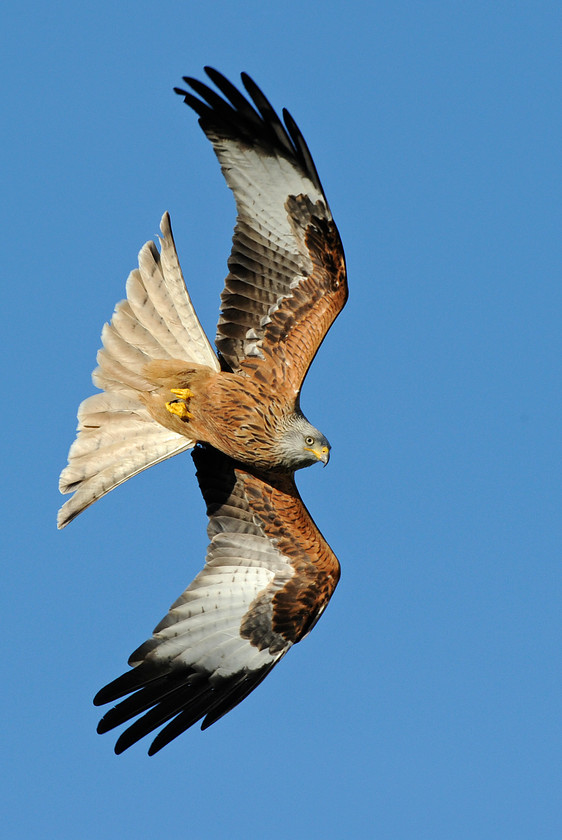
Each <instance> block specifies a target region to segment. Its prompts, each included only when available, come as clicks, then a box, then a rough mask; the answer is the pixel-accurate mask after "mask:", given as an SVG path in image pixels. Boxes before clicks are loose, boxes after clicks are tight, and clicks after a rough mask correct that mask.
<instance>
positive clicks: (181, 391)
mask: <svg viewBox="0 0 562 840" xmlns="http://www.w3.org/2000/svg"><path fill="white" fill-rule="evenodd" d="M171 393H172V394H174V395H175V396H176V397H179V398H180V400H188V399H189V398H190V397H192V396H193V391H190V390H189V388H172V389H171Z"/></svg>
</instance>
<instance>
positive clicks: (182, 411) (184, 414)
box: [166, 400, 193, 420]
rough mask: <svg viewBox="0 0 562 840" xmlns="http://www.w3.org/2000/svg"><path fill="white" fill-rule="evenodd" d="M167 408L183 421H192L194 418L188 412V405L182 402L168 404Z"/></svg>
mask: <svg viewBox="0 0 562 840" xmlns="http://www.w3.org/2000/svg"><path fill="white" fill-rule="evenodd" d="M166 408H167V409H168V411H169V412H170V414H175V415H176V417H179V418H180V419H181V420H191V419H192V418H193V414H192V413H191V412H190V411H188V409H187V406H186V404H185V403H184V402H180V400H172V401H171V402H167V403H166Z"/></svg>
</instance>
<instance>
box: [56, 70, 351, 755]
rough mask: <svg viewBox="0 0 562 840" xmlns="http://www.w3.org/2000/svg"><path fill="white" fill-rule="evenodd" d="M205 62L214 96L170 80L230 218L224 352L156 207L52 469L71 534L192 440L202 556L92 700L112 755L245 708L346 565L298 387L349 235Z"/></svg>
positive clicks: (340, 289)
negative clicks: (318, 516) (228, 202)
mask: <svg viewBox="0 0 562 840" xmlns="http://www.w3.org/2000/svg"><path fill="white" fill-rule="evenodd" d="M205 69H206V73H207V75H208V76H209V78H210V79H211V81H212V82H213V83H214V84H215V86H216V88H217V89H218V90H219V91H220V93H217V92H216V91H215V90H214V89H212V88H211V87H208V86H207V85H206V84H204V83H202V82H200V81H198V80H196V79H192V78H188V77H184V81H185V83H186V85H187V86H188V87H190V88H191V91H193V92H189V91H186V90H183V89H179V88H175V91H176V93H178V94H180V95H181V96H182V97H183V99H184V102H185V103H186V104H187V105H189V106H190V107H191V108H192V109H193V110H194V111H195V112H196V113H197V114H198V116H199V124H200V125H201V128H202V129H203V131H204V133H205V134H206V136H207V137H208V138H209V140H210V141H211V143H212V144H213V148H214V150H215V153H216V155H217V157H218V159H219V162H220V164H221V168H222V171H223V174H224V177H225V178H226V182H227V184H228V186H229V187H230V189H231V190H232V192H233V193H234V198H235V200H236V207H237V212H238V216H237V221H236V227H235V229H234V236H233V244H232V251H231V254H230V257H229V260H228V271H229V273H228V276H227V278H226V281H225V286H224V289H223V292H222V295H221V311H220V317H219V321H218V327H217V335H216V339H215V344H216V347H217V351H218V353H215V351H214V350H213V349H212V347H211V344H210V343H209V341H208V339H207V337H206V335H205V333H204V331H203V328H202V327H201V324H200V323H199V320H198V318H197V315H196V314H195V311H194V309H193V306H192V304H191V300H190V298H189V294H188V292H187V289H186V286H185V282H184V279H183V276H182V272H181V269H180V265H179V261H178V256H177V253H176V248H175V244H174V239H173V236H172V230H171V226H170V218H169V216H168V214H167V213H165V214H164V216H163V218H162V221H161V225H160V229H161V233H162V237H161V238H160V251H159V250H158V248H157V247H156V245H155V244H154V243H153V242H148V243H147V244H146V245H145V246H144V247H143V248H142V250H141V251H140V254H139V267H138V269H135V270H134V271H132V272H131V274H130V275H129V278H128V280H127V299H126V300H124V301H121V302H120V303H119V304H117V307H116V309H115V312H114V314H113V317H112V320H111V323H110V324H106V325H105V326H104V328H103V332H102V343H103V347H102V349H101V350H100V351H99V353H98V357H97V361H98V367H97V368H96V369H95V371H94V373H93V376H92V378H93V382H94V384H95V385H96V386H97V387H98V388H99V389H101V393H98V394H95V395H94V396H91V397H89V398H88V399H86V400H84V402H83V403H82V404H81V405H80V407H79V410H78V421H79V423H78V434H77V438H76V440H75V441H74V443H73V444H72V447H71V449H70V452H69V455H68V466H67V467H66V468H65V469H64V470H63V472H62V474H61V478H60V490H61V492H62V493H72V494H73V495H72V496H71V498H70V499H69V500H68V501H67V502H66V503H65V504H64V505H63V506H62V508H61V510H60V511H59V516H58V526H59V528H63V527H64V526H65V525H67V524H68V523H69V522H70V521H71V520H72V519H74V517H76V516H77V515H78V514H79V513H80V512H81V511H83V510H84V509H85V508H87V507H88V506H89V505H91V504H92V503H93V502H94V501H96V499H99V498H101V496H103V495H105V494H106V493H108V492H109V491H110V490H112V489H113V488H114V487H117V485H119V484H121V483H122V482H123V481H125V480H126V479H128V478H131V476H133V475H136V474H137V473H139V472H141V471H142V470H144V469H146V468H147V467H150V466H152V464H157V463H158V462H160V461H163V460H165V459H166V458H169V457H170V456H172V455H175V454H177V453H179V452H184V451H185V450H187V449H191V448H193V453H192V456H193V460H194V462H195V466H196V471H197V480H198V482H199V487H200V489H201V492H202V494H203V498H204V500H205V503H206V505H207V515H208V517H209V526H208V535H209V539H210V543H209V547H208V550H207V556H206V560H205V566H204V568H203V569H202V571H200V572H199V574H198V575H197V576H196V577H195V579H194V580H193V581H192V583H191V584H190V585H189V586H188V587H187V589H186V590H185V592H184V593H183V594H182V595H181V596H180V597H179V598H178V599H177V601H175V603H174V604H172V606H171V608H170V610H169V612H168V614H167V615H166V616H165V618H164V619H163V620H162V621H161V622H160V623H159V624H158V626H157V627H156V628H155V630H154V633H153V635H152V637H151V638H150V639H148V641H146V642H145V643H144V644H142V645H141V646H140V647H139V648H138V649H137V650H136V651H134V653H133V654H132V655H131V657H130V658H129V665H131V666H132V667H131V669H130V670H129V671H127V672H126V673H125V674H123V675H122V676H120V677H118V678H117V679H115V680H113V682H111V683H109V685H107V686H105V688H102V689H101V691H99V692H98V694H97V695H96V697H95V699H94V702H95V703H96V705H103V704H105V703H113V702H115V701H117V700H119V701H120V702H119V703H118V704H117V705H116V706H114V707H113V708H111V709H110V710H109V711H108V712H107V713H106V714H105V716H104V717H103V718H102V720H101V721H100V723H99V726H98V731H99V732H107V731H108V730H110V729H113V728H114V727H116V726H119V725H120V724H124V723H129V726H128V728H127V729H125V731H124V732H123V733H122V734H121V736H120V737H119V739H118V740H117V743H116V746H115V751H116V752H118V753H120V752H123V750H125V749H127V747H129V746H131V744H134V743H135V742H136V741H138V740H139V739H140V738H142V737H143V736H145V735H147V734H148V733H150V732H154V731H155V730H157V729H158V728H159V727H162V728H161V729H160V731H159V732H158V734H157V735H156V737H155V738H154V740H153V742H152V744H151V746H150V749H149V753H150V754H153V753H155V752H157V751H158V750H159V749H161V748H162V747H163V746H165V745H166V744H167V743H169V742H170V741H171V740H172V739H173V738H175V737H176V736H178V735H179V734H180V733H182V732H183V731H185V730H186V729H187V728H188V727H190V726H192V725H193V724H194V723H196V722H197V721H199V720H201V719H202V728H206V727H208V726H210V725H211V724H212V723H214V722H215V721H216V720H218V719H219V718H220V717H222V716H223V715H224V714H226V713H227V712H228V711H230V709H232V708H233V707H234V706H236V705H237V704H238V703H240V701H241V700H243V699H244V697H246V696H247V695H248V694H249V693H250V692H251V691H252V690H253V689H254V688H255V687H256V686H257V685H258V684H259V683H260V682H261V681H262V680H263V679H264V677H265V676H266V675H267V674H268V673H269V672H270V671H271V669H272V668H273V667H274V666H275V665H276V663H277V662H279V660H280V659H281V658H282V657H283V656H284V655H285V654H286V653H287V651H288V650H289V648H290V647H291V646H292V645H293V644H295V643H296V642H299V641H300V640H301V639H302V638H304V637H305V636H306V635H307V634H308V633H309V632H310V630H311V629H312V627H313V626H314V625H315V623H316V621H317V620H318V618H319V617H320V615H321V614H322V612H323V611H324V609H325V607H326V605H327V604H328V601H329V600H330V597H331V596H332V593H333V592H334V589H335V587H336V585H337V583H338V579H339V574H340V567H339V563H338V561H337V558H336V557H335V555H334V553H333V552H332V550H331V549H330V547H329V545H328V544H327V543H326V541H325V540H324V538H323V537H322V535H321V534H320V532H319V530H318V529H317V527H316V525H315V524H314V521H313V520H312V518H311V516H310V514H309V513H308V511H307V509H306V508H305V506H304V504H303V502H302V500H301V498H300V496H299V493H298V491H297V487H296V484H295V480H294V473H295V471H296V470H298V469H301V468H302V467H306V466H309V465H311V464H314V463H316V462H318V461H320V462H321V463H323V464H326V463H327V462H328V458H329V454H330V445H329V443H328V441H327V439H326V438H325V437H324V435H323V434H322V433H321V432H319V431H318V429H316V428H315V427H314V426H312V425H311V424H310V423H309V422H308V420H307V419H306V418H305V417H304V415H303V414H302V412H301V410H300V406H299V395H300V390H301V387H302V383H303V380H304V378H305V376H306V372H307V370H308V368H309V366H310V364H311V362H312V360H313V358H314V356H315V354H316V351H317V350H318V348H319V346H320V344H321V343H322V340H323V338H324V336H325V335H326V332H327V331H328V329H329V328H330V326H331V324H332V323H333V321H334V319H335V318H336V316H337V315H338V313H339V312H340V310H341V309H342V307H343V306H344V304H345V301H346V298H347V280H346V270H345V259H344V253H343V248H342V244H341V241H340V237H339V234H338V231H337V228H336V226H335V224H334V221H333V219H332V215H331V212H330V209H329V206H328V202H327V201H326V197H325V195H324V192H323V189H322V186H321V184H320V180H319V178H318V174H317V172H316V167H315V165H314V163H313V160H312V157H311V155H310V152H309V150H308V147H307V145H306V143H305V141H304V138H303V137H302V134H301V133H300V131H299V129H298V127H297V125H296V124H295V122H294V120H293V119H292V117H291V116H290V114H289V113H288V112H287V111H285V110H284V111H283V122H281V120H280V119H279V117H278V116H277V114H276V112H275V111H274V110H273V108H272V106H271V105H270V103H269V102H268V100H267V99H266V98H265V96H264V95H263V93H262V92H261V90H260V89H259V88H258V87H257V85H256V84H255V82H253V81H252V79H251V78H250V77H249V76H247V75H246V74H242V81H243V84H244V87H245V89H246V93H247V94H248V96H246V95H244V94H243V93H241V92H240V91H239V90H238V89H237V88H236V87H235V86H234V85H233V84H232V83H231V82H229V81H228V80H227V79H226V78H225V77H224V76H222V75H221V74H220V73H219V72H217V71H216V70H213V69H211V68H205ZM195 94H196V95H195ZM123 698H124V699H123ZM135 718H136V720H135ZM130 721H134V722H132V723H130Z"/></svg>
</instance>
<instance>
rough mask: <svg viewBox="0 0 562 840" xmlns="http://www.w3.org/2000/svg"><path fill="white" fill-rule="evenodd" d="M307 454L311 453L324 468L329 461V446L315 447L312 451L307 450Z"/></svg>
mask: <svg viewBox="0 0 562 840" xmlns="http://www.w3.org/2000/svg"><path fill="white" fill-rule="evenodd" d="M307 451H308V452H312V454H313V455H315V456H316V458H318V460H319V461H322V463H323V465H324V466H326V464H327V463H328V461H329V460H330V447H329V446H315V447H314V449H312V448H311V449H308V450H307Z"/></svg>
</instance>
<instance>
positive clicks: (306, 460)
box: [280, 413, 331, 470]
mask: <svg viewBox="0 0 562 840" xmlns="http://www.w3.org/2000/svg"><path fill="white" fill-rule="evenodd" d="M330 448H331V447H330V444H329V443H328V440H327V439H326V438H325V437H324V435H323V434H322V432H319V431H318V429H317V428H315V426H313V425H312V423H309V422H308V420H307V419H306V417H305V416H304V415H303V414H301V413H295V414H293V415H292V417H291V418H290V419H289V421H288V423H287V426H286V428H285V430H284V432H283V436H282V438H281V441H280V450H281V464H282V466H283V467H285V468H286V469H290V470H300V469H302V468H303V467H310V466H311V464H316V463H317V462H318V461H320V462H321V463H322V464H324V466H326V464H327V463H328V461H329V460H330Z"/></svg>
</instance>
